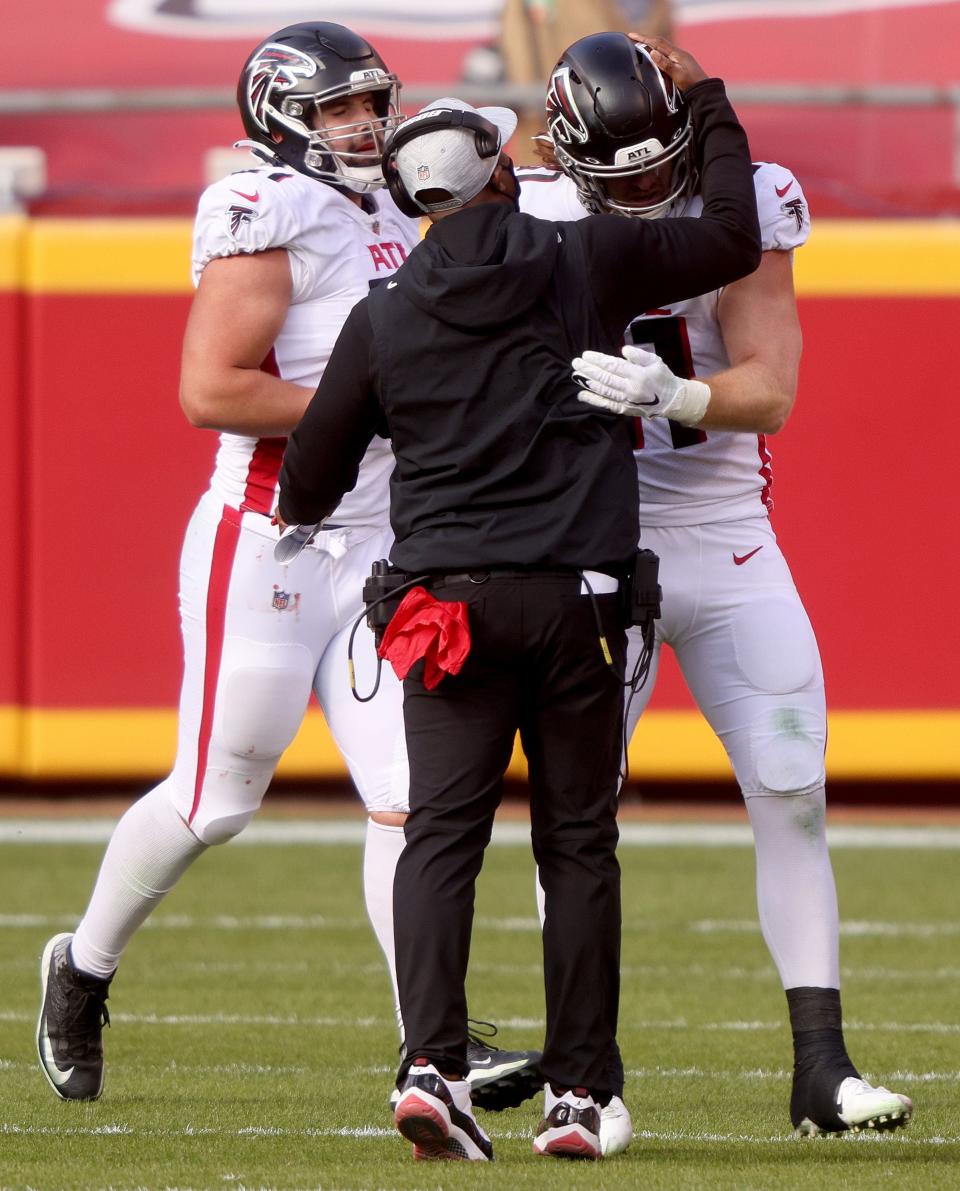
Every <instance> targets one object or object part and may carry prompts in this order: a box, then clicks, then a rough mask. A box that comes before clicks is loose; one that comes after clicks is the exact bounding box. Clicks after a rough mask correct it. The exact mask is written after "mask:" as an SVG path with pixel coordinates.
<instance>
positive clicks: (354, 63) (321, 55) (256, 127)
mask: <svg viewBox="0 0 960 1191" xmlns="http://www.w3.org/2000/svg"><path fill="white" fill-rule="evenodd" d="M366 91H369V92H371V93H372V95H373V99H374V107H375V116H374V117H373V118H372V119H370V120H363V121H359V122H352V123H348V124H340V125H336V126H331V127H323V128H314V127H313V118H314V116H315V113H316V111H317V109H319V108H320V107H321V105H323V104H327V103H330V102H331V101H332V100H336V99H340V98H341V97H343V96H346V95H357V94H360V93H361V92H366ZM399 96H400V82H399V80H398V78H397V76H396V75H395V74H391V73H390V72H389V71H388V70H387V67H386V64H385V63H384V61H383V59H382V58H381V57H380V55H379V54H378V53H377V51H376V50H375V49H374V48H373V46H371V45H370V43H369V42H368V41H366V40H364V38H362V37H360V36H359V35H358V34H356V33H353V32H351V30H349V29H346V28H344V26H343V25H333V24H330V23H329V22H327V21H304V22H302V23H301V24H299V25H287V26H286V27H285V28H283V29H280V30H279V31H278V32H277V33H274V34H273V35H272V36H270V37H268V38H267V39H266V40H265V41H262V42H261V43H260V44H259V45H258V46H257V47H256V49H255V50H254V51H253V53H251V54H250V56H249V57H248V58H247V60H246V62H245V63H244V67H243V70H242V71H241V73H240V82H239V84H238V86H237V103H238V104H239V107H240V114H241V116H242V118H243V127H244V129H245V130H246V133H247V136H248V137H249V138H250V141H251V142H253V144H252V145H251V146H250V147H251V148H254V150H255V151H259V152H260V155H261V156H264V154H263V153H262V149H266V150H267V151H268V153H269V155H270V156H271V157H276V158H279V159H280V161H282V162H284V163H285V164H286V165H289V166H291V167H292V168H293V169H295V170H297V171H298V172H299V173H301V174H306V175H307V176H308V177H311V178H319V179H320V180H321V181H323V182H330V183H332V184H333V185H336V186H342V187H345V188H346V189H348V190H353V191H357V192H359V193H363V192H364V191H367V190H375V189H376V188H377V187H380V186H383V185H384V181H383V172H382V170H381V168H380V156H381V153H382V152H383V141H384V138H385V136H386V133H387V132H388V131H389V130H390V129H392V128H394V127H395V126H396V125H397V124H398V123H399V121H400V105H399ZM365 135H367V136H368V138H372V141H373V147H372V148H363V149H361V151H359V152H358V151H356V150H354V149H353V146H352V145H351V144H350V141H351V140H355V139H356V138H358V137H364V136H365ZM338 141H339V142H341V143H342V146H343V147H342V148H341V149H339V150H338V148H337V143H338ZM346 149H350V150H351V151H349V152H346V151H345V150H346Z"/></svg>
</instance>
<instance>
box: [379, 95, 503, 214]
mask: <svg viewBox="0 0 960 1191" xmlns="http://www.w3.org/2000/svg"><path fill="white" fill-rule="evenodd" d="M438 111H459V112H474V113H475V114H476V115H478V116H482V117H483V118H484V120H489V122H490V123H491V124H493V125H494V127H495V128H496V129H497V130H498V132H499V133H500V148H501V149H502V148H503V146H504V145H505V144H506V143H507V141H508V140H509V139H510V137H511V136H513V133H514V130H515V129H516V127H517V116H516V113H515V112H512V111H510V109H509V108H495V107H487V108H475V107H472V106H471V105H470V104H469V103H466V102H465V101H464V100H462V99H452V98H450V97H447V98H445V99H435V100H434V101H433V102H432V103H428V104H427V106H426V107H424V108H421V109H420V111H419V112H417V114H416V116H411V117H410V119H411V120H416V119H417V118H418V117H419V116H423V115H426V114H427V113H429V112H438ZM498 159H499V153H494V154H493V155H492V156H491V157H481V156H480V155H479V153H478V152H477V147H476V139H475V135H474V132H473V130H472V129H469V128H441V129H437V130H436V131H434V132H425V133H424V134H423V136H418V137H414V139H413V140H411V141H408V142H407V144H405V145H401V147H400V149H399V150H398V151H397V155H396V167H397V173H398V174H399V175H400V180H401V181H402V182H403V187H404V189H405V190H406V192H407V194H409V195H410V197H411V198H412V199H413V200H414V202H415V203H417V205H418V206H421V207H423V208H424V210H427V211H448V210H452V209H454V208H456V207H462V206H463V205H464V203H468V202H469V201H470V200H471V199H472V198H475V197H476V196H477V195H478V194H479V193H480V191H481V190H483V188H484V186H486V184H487V183H488V182H489V181H490V177H491V175H492V174H493V171H494V169H495V168H496V165H497V161H498ZM424 190H445V191H446V192H447V193H448V194H449V195H450V198H449V199H448V200H447V199H445V200H443V201H441V202H430V203H424V202H422V201H421V200H420V199H418V198H417V192H418V191H424Z"/></svg>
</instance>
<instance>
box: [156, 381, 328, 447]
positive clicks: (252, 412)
mask: <svg viewBox="0 0 960 1191" xmlns="http://www.w3.org/2000/svg"><path fill="white" fill-rule="evenodd" d="M312 396H313V390H312V389H305V388H303V387H302V386H300V385H295V384H293V383H292V382H291V381H286V380H281V378H280V377H277V376H272V375H270V373H267V372H263V371H261V370H260V369H254V368H226V369H221V370H217V372H216V374H215V375H207V374H205V373H204V372H200V374H199V375H198V374H193V375H191V374H190V372H189V370H186V369H185V371H184V375H183V376H182V378H181V381H180V405H181V408H182V409H183V412H184V414H185V415H186V417H187V420H188V421H189V422H190V423H191V424H192V425H194V426H198V427H200V428H202V429H204V430H217V431H220V432H221V433H226V434H246V435H251V436H256V437H258V438H259V437H278V436H282V435H287V434H289V433H290V431H291V430H292V429H293V428H294V426H296V424H297V422H299V421H300V418H301V417H302V416H303V411H304V410H305V409H306V408H307V405H308V403H309V401H310V398H311V397H312Z"/></svg>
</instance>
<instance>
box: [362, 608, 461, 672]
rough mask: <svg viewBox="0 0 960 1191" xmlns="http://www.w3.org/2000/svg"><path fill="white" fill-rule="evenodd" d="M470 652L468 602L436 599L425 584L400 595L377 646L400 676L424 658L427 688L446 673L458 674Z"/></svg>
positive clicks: (381, 655)
mask: <svg viewBox="0 0 960 1191" xmlns="http://www.w3.org/2000/svg"><path fill="white" fill-rule="evenodd" d="M469 652H470V625H469V623H468V621H467V605H466V604H465V603H464V602H463V601H462V600H451V601H449V602H444V601H443V600H435V599H434V598H433V596H432V595H431V594H430V593H429V592H428V591H427V589H426V588H425V587H412V588H411V589H410V590H409V591H408V592H407V594H406V595H405V596H404V597H403V599H402V600H401V601H400V606H399V607H398V608H397V610H396V612H394V614H393V617H392V618H391V620H390V623H389V624H388V625H387V628H386V632H385V633H384V634H383V640H382V641H381V642H380V648H379V649H378V650H377V653H378V654H379V655H380V657H382V658H386V659H387V661H388V662H390V664H391V665H392V666H393V668H394V670H395V672H396V675H397V678H401V679H402V678H406V677H407V675H408V674H409V672H410V668H411V667H412V666H413V664H414V662H418V661H419V660H420V659H421V658H423V685H424V686H425V687H426V688H427V690H428V691H432V690H433V688H434V687H435V686H436V685H437V684H438V683H439V682H440V681H441V679H442V678H443V676H444V675H445V674H459V673H460V669H461V667H462V666H463V663H464V662H465V661H466V660H467V654H468V653H469Z"/></svg>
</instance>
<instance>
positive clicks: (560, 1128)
mask: <svg viewBox="0 0 960 1191" xmlns="http://www.w3.org/2000/svg"><path fill="white" fill-rule="evenodd" d="M543 1091H544V1106H543V1107H544V1116H543V1120H542V1121H541V1122H540V1125H539V1127H538V1129H537V1136H536V1137H535V1138H534V1139H533V1152H534V1153H535V1154H544V1155H546V1154H549V1155H550V1156H551V1157H553V1158H587V1159H596V1158H602V1157H603V1152H602V1150H601V1149H600V1106H599V1104H597V1102H596V1100H594V1098H593V1097H592V1096H591V1095H590V1093H589V1092H588V1091H587V1089H586V1088H570V1089H568V1090H567V1091H565V1092H563V1093H562V1094H561V1095H559V1096H558V1095H557V1094H556V1093H555V1092H554V1090H553V1088H551V1086H550V1085H549V1084H545V1085H544V1089H543Z"/></svg>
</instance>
